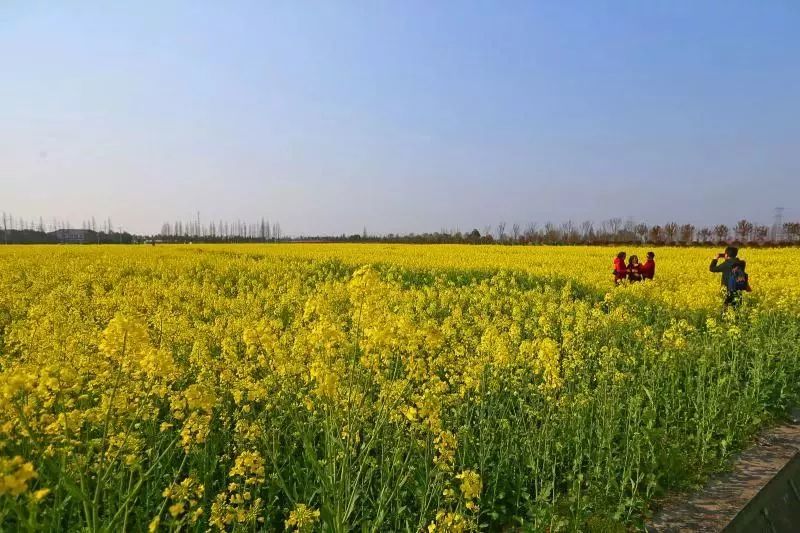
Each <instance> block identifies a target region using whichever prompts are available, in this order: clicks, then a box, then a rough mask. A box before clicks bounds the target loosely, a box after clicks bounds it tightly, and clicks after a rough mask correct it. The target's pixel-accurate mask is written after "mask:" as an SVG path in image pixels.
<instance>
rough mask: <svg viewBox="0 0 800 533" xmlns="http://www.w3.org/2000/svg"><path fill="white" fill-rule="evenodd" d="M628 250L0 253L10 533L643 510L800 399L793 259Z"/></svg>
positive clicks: (365, 523)
mask: <svg viewBox="0 0 800 533" xmlns="http://www.w3.org/2000/svg"><path fill="white" fill-rule="evenodd" d="M622 249H626V251H627V252H628V253H629V254H631V253H636V254H638V255H639V257H640V258H642V259H644V255H645V254H646V252H647V251H648V249H647V248H644V247H642V248H637V249H634V248H631V247H624V248H622ZM617 251H619V250H618V249H616V248H609V247H522V246H519V247H506V246H460V245H440V246H437V245H420V246H415V245H378V244H376V245H371V244H346V245H332V244H280V245H174V246H162V245H160V246H154V247H150V246H0V529H2V530H10V531H11V530H25V529H29V530H36V531H39V530H52V531H65V530H66V531H87V530H100V529H106V530H110V531H116V530H132V531H139V530H146V529H147V528H148V526H150V527H151V529H152V530H159V531H161V530H163V531H169V530H176V529H181V528H183V529H185V530H190V531H205V530H207V529H208V528H209V527H210V528H211V529H223V530H237V531H252V530H283V529H284V528H286V529H290V530H295V529H296V530H301V531H310V530H325V531H345V530H351V529H358V530H366V531H375V530H382V531H420V530H427V531H434V530H435V531H467V530H477V529H479V528H481V527H483V528H486V527H488V528H489V529H497V528H500V527H504V526H510V525H518V526H522V527H524V528H530V529H534V530H545V529H549V530H551V531H558V530H590V531H592V530H595V531H614V530H616V529H624V528H626V527H629V526H630V525H635V524H638V523H640V522H641V521H642V519H643V518H644V517H646V516H647V515H648V514H649V513H650V512H651V511H652V505H653V502H654V500H655V499H657V497H658V496H660V495H662V494H664V493H665V491H667V490H670V489H675V488H687V487H691V486H693V485H694V484H696V483H698V482H700V481H702V480H703V479H704V478H705V476H707V475H708V473H710V472H712V471H715V470H717V469H719V468H720V467H721V466H722V465H723V464H724V462H725V461H726V459H728V458H729V456H730V454H731V453H732V452H733V451H735V450H736V449H737V448H739V447H741V446H742V445H744V444H745V443H746V441H747V439H748V438H750V437H751V436H752V435H753V433H754V432H755V431H756V430H757V429H758V428H759V427H761V426H763V425H764V424H765V423H768V422H769V421H770V420H771V419H773V418H774V417H776V416H779V415H780V414H781V413H782V412H783V410H784V409H785V408H786V407H787V406H790V405H793V404H796V402H797V399H798V393H800V354H799V353H798V346H800V250H797V249H768V250H767V249H765V250H755V249H754V250H749V249H744V250H742V252H741V256H742V257H743V258H744V259H746V260H747V264H748V267H747V270H748V272H749V274H750V278H751V284H752V286H753V289H754V291H753V292H752V293H750V294H748V295H746V298H745V302H744V304H743V306H742V308H741V309H740V310H738V311H737V312H736V313H733V312H727V313H723V311H722V305H721V302H722V295H721V288H720V282H719V275H718V274H717V275H712V274H711V273H709V272H708V263H709V261H710V259H711V257H713V255H714V254H715V253H716V252H717V250H716V249H713V250H712V249H701V248H655V249H654V251H655V252H656V261H657V270H656V280H655V281H654V282H644V283H637V284H633V285H627V284H626V285H623V286H620V287H615V286H614V284H613V281H612V275H611V270H612V260H613V257H614V255H615V254H616V252H617Z"/></svg>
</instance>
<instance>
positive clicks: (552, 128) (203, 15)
mask: <svg viewBox="0 0 800 533" xmlns="http://www.w3.org/2000/svg"><path fill="white" fill-rule="evenodd" d="M111 4H114V5H113V6H112V5H111ZM123 4H127V5H123ZM776 206H784V207H786V208H787V211H786V214H787V217H790V218H800V1H798V0H785V1H780V0H770V1H766V2H765V1H761V0H752V1H748V2H744V1H737V0H726V1H718V2H701V1H678V0H670V1H647V2H644V1H640V0H631V1H592V2H590V1H583V2H580V1H575V2H562V1H555V0H553V1H527V2H511V1H496V0H491V1H486V2H472V1H458V2H446V1H435V2H430V1H407V0H403V1H393V2H386V1H366V0H364V1H358V2H344V1H331V2H305V1H297V0H290V1H285V2H282V1H277V0H275V1H273V0H268V1H253V2H242V1H225V2H210V1H208V2H203V1H197V0H193V1H186V2H178V1H169V0H167V1H146V0H135V1H134V0H131V1H129V2H101V1H97V2H90V1H80V0H76V1H74V2H62V1H56V0H53V1H51V2H37V1H35V0H2V1H0V210H4V211H11V212H13V213H14V214H15V215H17V216H25V217H26V218H33V217H36V218H38V217H39V216H40V215H41V216H44V217H45V220H49V219H50V218H52V217H54V216H56V217H59V218H65V219H69V220H70V221H71V222H72V223H73V225H78V226H79V225H80V221H81V220H83V219H85V218H88V217H89V216H92V215H94V216H96V217H97V218H98V219H104V218H105V217H108V216H111V217H112V219H113V220H114V224H115V226H116V225H123V226H125V227H126V228H128V229H130V230H133V231H137V232H156V231H158V230H159V229H160V227H161V223H162V222H163V221H165V220H175V219H176V218H181V219H188V218H192V217H194V216H195V213H196V212H197V211H200V214H201V218H203V219H204V220H208V219H219V218H225V219H233V218H237V217H238V218H241V219H249V220H255V219H256V218H259V217H261V216H262V215H263V216H266V217H269V218H270V220H273V221H274V220H278V221H280V223H281V225H282V227H283V229H284V232H287V233H290V234H301V233H304V234H309V233H342V232H347V233H351V232H360V231H361V229H362V227H364V226H366V227H367V229H368V231H370V232H375V233H386V232H410V231H415V232H420V231H425V230H430V231H435V230H439V229H441V228H456V227H458V228H460V229H461V230H469V229H471V228H473V227H477V228H481V229H482V228H483V227H484V226H485V225H487V224H492V225H496V224H497V223H498V222H500V221H506V222H507V223H508V224H509V226H510V224H511V223H513V222H515V221H517V222H520V223H521V224H523V225H525V224H526V223H527V222H531V221H536V222H538V223H539V224H540V225H541V224H543V223H544V222H546V221H548V220H550V221H553V222H563V221H566V220H567V219H572V220H573V221H575V222H580V221H582V220H586V219H591V220H595V221H601V220H603V219H607V218H609V217H613V216H619V217H623V218H626V217H635V218H636V219H638V220H644V221H646V222H650V223H663V222H667V221H670V220H673V219H675V220H677V221H679V222H684V221H688V222H693V223H695V224H698V225H701V224H710V223H714V222H718V221H721V222H726V223H731V222H734V221H735V220H736V219H738V218H741V217H749V218H751V219H753V220H755V221H758V222H763V223H770V222H771V215H772V210H773V208H774V207H776Z"/></svg>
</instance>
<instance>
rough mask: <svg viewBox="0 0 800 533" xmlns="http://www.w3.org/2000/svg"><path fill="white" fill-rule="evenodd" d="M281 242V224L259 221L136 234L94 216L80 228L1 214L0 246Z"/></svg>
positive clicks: (179, 225)
mask: <svg viewBox="0 0 800 533" xmlns="http://www.w3.org/2000/svg"><path fill="white" fill-rule="evenodd" d="M282 239H283V233H282V231H281V225H280V223H278V222H275V223H272V224H270V223H269V221H268V220H266V219H265V218H262V219H261V220H260V221H258V222H243V221H241V220H235V221H223V220H220V221H216V222H214V221H212V222H209V223H201V220H200V215H199V214H198V215H197V217H196V218H195V219H194V220H178V221H175V222H165V223H164V224H162V226H161V231H160V232H159V233H158V234H155V235H135V234H131V233H129V232H127V231H124V230H123V229H122V227H118V228H117V229H116V230H115V229H114V225H113V223H112V221H111V218H107V219H106V220H104V221H102V222H100V223H98V222H97V221H96V219H95V217H91V218H89V219H87V220H84V221H82V222H81V225H80V227H77V226H75V225H73V224H71V223H70V222H69V221H68V220H62V219H57V218H53V219H52V220H50V221H49V222H46V221H45V219H43V218H42V217H39V219H38V220H36V219H34V220H27V219H25V218H22V217H15V216H13V215H11V214H9V213H6V212H2V213H0V244H58V243H69V244H131V243H141V242H151V243H156V242H170V243H183V242H232V243H235V242H274V241H279V240H282Z"/></svg>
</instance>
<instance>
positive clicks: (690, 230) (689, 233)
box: [680, 224, 695, 243]
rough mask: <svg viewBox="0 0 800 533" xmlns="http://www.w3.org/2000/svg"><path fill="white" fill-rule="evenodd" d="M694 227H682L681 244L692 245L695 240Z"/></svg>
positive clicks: (687, 225)
mask: <svg viewBox="0 0 800 533" xmlns="http://www.w3.org/2000/svg"><path fill="white" fill-rule="evenodd" d="M694 230H695V228H694V226H693V225H691V224H684V225H682V226H681V230H680V232H681V242H683V243H690V242H692V241H693V240H694Z"/></svg>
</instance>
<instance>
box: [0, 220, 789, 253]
mask: <svg viewBox="0 0 800 533" xmlns="http://www.w3.org/2000/svg"><path fill="white" fill-rule="evenodd" d="M277 241H291V242H393V243H416V244H446V243H454V244H455V243H458V244H505V245H523V244H650V245H687V246H691V245H708V244H719V243H731V242H737V243H741V244H749V245H759V246H785V245H793V244H800V222H786V223H784V224H780V225H777V224H773V225H772V226H765V225H760V224H756V223H754V222H751V221H749V220H746V219H742V220H739V221H738V222H737V223H736V224H734V225H733V226H727V225H725V224H718V225H715V226H704V227H700V228H697V227H695V226H694V225H692V224H678V223H677V222H668V223H666V224H663V225H660V224H655V225H648V224H644V223H640V222H636V221H634V220H631V219H628V220H623V219H621V218H610V219H608V220H604V221H602V222H600V223H599V224H596V223H594V222H592V221H584V222H581V223H579V224H576V223H574V222H572V221H567V222H564V223H561V224H554V223H552V222H547V223H545V224H543V225H539V224H537V223H535V222H532V223H528V224H526V225H525V226H523V225H521V224H519V223H513V224H511V225H510V226H509V225H507V224H506V223H505V222H500V223H498V224H497V225H496V226H490V225H487V226H484V227H483V228H482V230H479V229H477V228H475V229H472V230H471V231H467V232H462V231H460V230H459V229H451V230H447V229H442V230H440V231H436V232H432V233H408V234H394V233H389V234H385V235H373V234H369V233H368V232H367V228H364V230H363V231H362V232H361V233H360V234H359V233H356V234H351V235H347V234H341V235H336V236H331V235H319V236H295V237H287V236H285V235H284V234H283V233H282V231H281V225H280V223H278V222H273V223H270V222H269V220H267V219H266V218H264V217H262V218H261V219H260V220H259V221H257V222H244V221H241V220H234V221H226V220H219V221H210V222H202V221H201V219H200V215H199V213H198V215H197V216H196V217H195V218H194V219H192V220H176V221H175V222H164V223H163V224H162V226H161V231H160V232H159V233H158V234H155V235H136V234H131V233H129V232H127V231H124V230H123V229H122V228H121V227H118V228H117V230H116V231H115V230H114V225H113V224H112V221H111V219H110V218H107V219H106V220H104V221H102V222H100V223H99V224H98V223H97V221H96V220H95V218H94V217H91V218H90V219H87V220H84V221H83V222H82V223H81V226H80V228H77V227H74V226H72V225H71V224H70V223H69V221H65V220H60V219H55V218H54V219H52V220H50V221H49V222H45V220H44V219H43V218H41V217H40V218H39V219H38V220H26V219H24V218H17V217H14V216H12V215H10V214H8V213H5V212H3V213H2V218H0V243H3V244H22V243H95V244H119V243H122V244H125V243H135V242H154V243H155V242H169V243H184V242H229V243H238V242H277Z"/></svg>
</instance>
